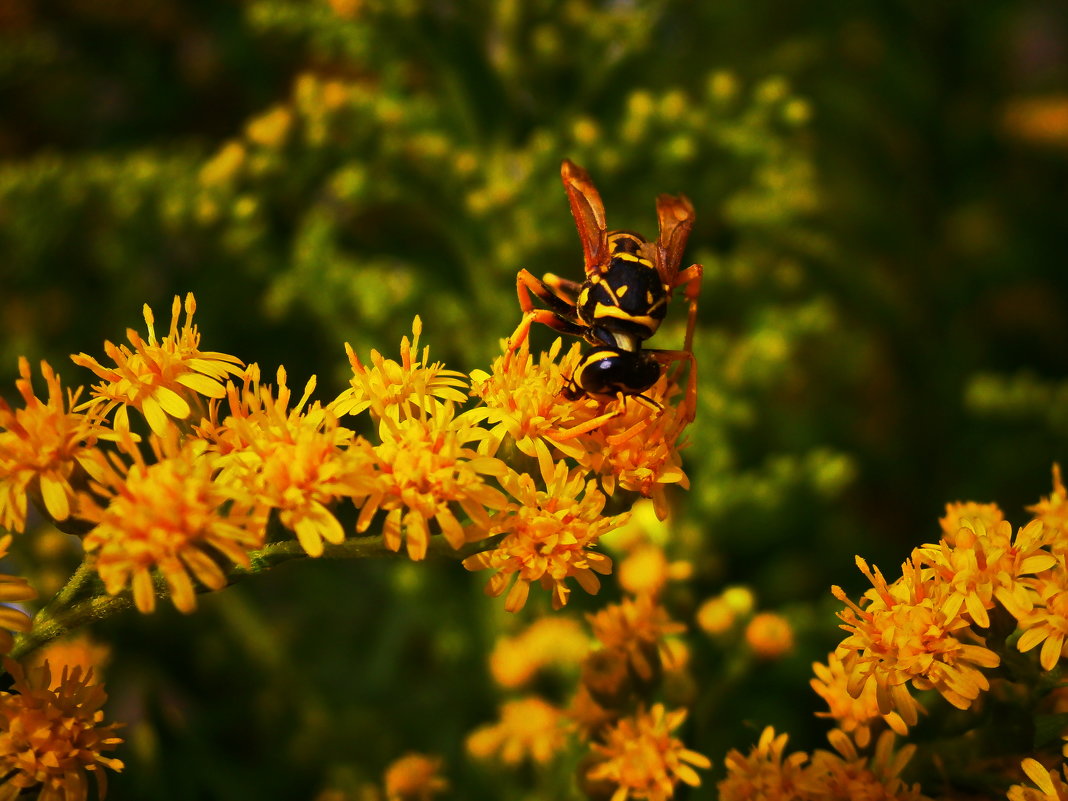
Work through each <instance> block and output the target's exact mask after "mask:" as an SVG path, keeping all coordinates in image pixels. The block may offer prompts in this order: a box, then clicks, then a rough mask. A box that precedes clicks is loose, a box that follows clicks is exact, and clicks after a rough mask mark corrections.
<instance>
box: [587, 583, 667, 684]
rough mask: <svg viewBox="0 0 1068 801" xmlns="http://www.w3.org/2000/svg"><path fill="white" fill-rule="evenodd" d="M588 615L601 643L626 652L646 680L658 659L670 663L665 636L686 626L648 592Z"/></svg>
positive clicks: (633, 668) (632, 667)
mask: <svg viewBox="0 0 1068 801" xmlns="http://www.w3.org/2000/svg"><path fill="white" fill-rule="evenodd" d="M587 619H588V620H589V621H590V625H591V626H592V627H593V634H594V636H595V637H596V638H597V639H598V640H599V641H600V643H601V644H602V645H603V646H604V647H605V648H606V649H608V650H610V651H618V652H620V653H622V654H625V655H626V659H627V662H628V663H629V664H630V667H631V669H632V670H633V671H634V672H635V673H636V674H637V675H638V676H639V677H641V678H642V679H645V680H646V681H648V680H649V679H651V678H652V677H653V675H654V673H655V670H656V668H658V667H659V665H660V663H661V662H663V663H664V664H670V660H671V652H670V651H669V650H668V647H667V645H666V643H665V641H664V638H665V637H667V636H668V635H671V634H680V633H682V632H683V631H685V630H686V627H685V626H684V625H683V624H682V623H677V622H675V621H673V620H672V619H671V618H669V617H668V613H667V610H666V609H664V607H662V606H661V605H660V604H658V603H657V602H656V600H655V599H654V598H653V597H652V596H649V595H641V596H638V597H637V598H634V599H631V598H624V599H623V601H622V602H621V603H618V604H609V605H608V606H606V607H605V608H604V609H602V610H600V611H599V612H596V613H594V614H592V615H587Z"/></svg>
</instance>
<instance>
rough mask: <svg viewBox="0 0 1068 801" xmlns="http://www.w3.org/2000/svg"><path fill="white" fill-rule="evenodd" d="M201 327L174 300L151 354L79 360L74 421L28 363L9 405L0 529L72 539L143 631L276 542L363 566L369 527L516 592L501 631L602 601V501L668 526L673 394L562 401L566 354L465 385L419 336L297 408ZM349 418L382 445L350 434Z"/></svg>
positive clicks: (0, 474) (3, 407)
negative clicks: (48, 527) (37, 515)
mask: <svg viewBox="0 0 1068 801" xmlns="http://www.w3.org/2000/svg"><path fill="white" fill-rule="evenodd" d="M183 310H184V315H185V316H184V320H183V319H182V313H183ZM195 311H196V304H195V301H194V299H193V297H192V295H189V296H187V298H186V299H185V301H184V303H183V302H181V301H180V300H179V298H177V297H176V298H175V299H174V303H173V305H172V309H171V321H170V325H169V328H168V330H167V333H166V334H165V335H164V336H162V337H160V336H157V333H156V330H155V319H154V316H153V314H152V310H151V309H150V308H148V306H145V308H144V319H145V323H146V325H147V329H148V334H147V337H145V336H142V335H141V334H139V333H138V332H136V331H133V330H129V331H127V340H128V342H129V345H113V344H111V343H110V342H108V343H105V345H104V350H105V352H106V354H107V356H108V358H109V359H110V360H111V362H112V364H111V365H110V366H107V365H105V364H103V363H101V362H100V361H98V360H97V359H95V358H94V357H92V356H89V355H86V354H84V353H82V354H78V355H76V356H73V357H72V358H73V360H74V361H75V363H76V364H78V365H81V366H83V367H87V368H88V369H90V370H91V371H92V372H93V373H94V374H95V375H96V376H97V377H98V378H99V379H100V382H99V383H98V384H96V385H95V386H93V387H92V388H91V389H90V390H89V392H88V395H89V398H88V400H85V401H84V402H79V399H80V397H81V395H82V393H83V392H84V389H82V388H78V389H76V390H74V391H73V392H71V391H68V392H67V394H66V395H64V393H63V390H62V387H61V385H60V381H59V377H58V376H57V375H56V374H55V372H54V371H53V370H52V369H51V367H49V366H48V365H47V364H45V365H42V373H43V375H44V379H45V382H46V384H47V386H48V398H47V400H46V401H43V400H40V399H38V398H37V397H36V396H35V394H34V392H33V388H32V386H31V378H30V370H29V365H28V364H27V363H26V362H25V360H23V361H22V362H21V363H20V365H19V367H20V375H21V377H20V379H19V381H18V382H17V386H18V389H19V392H20V393H21V395H22V396H23V399H24V401H25V405H24V407H23V408H20V409H12V408H10V407H9V406H8V405H7V404H4V403H2V402H0V525H2V526H3V527H4V528H6V529H9V530H11V531H15V532H17V531H22V530H23V529H24V527H25V521H26V514H27V506H28V504H27V501H28V499H34V500H35V501H36V502H37V504H38V505H39V506H41V507H42V510H43V511H44V512H46V513H47V515H48V516H49V517H50V518H51V519H52V520H53V521H55V522H56V523H57V525H60V526H61V527H63V528H64V530H66V531H69V532H71V533H75V534H79V535H82V536H84V546H85V550H86V552H87V554H88V562H87V564H89V565H90V566H91V567H92V568H93V569H94V570H95V571H96V572H97V573H98V574H99V576H100V579H101V580H102V582H103V584H104V586H105V588H106V591H107V592H108V593H109V594H112V595H115V594H118V593H121V592H123V591H126V590H129V591H130V592H131V593H132V596H133V599H134V601H135V603H136V605H137V607H138V608H139V609H140V610H141V611H143V612H150V611H152V610H153V609H154V608H155V604H156V598H157V597H163V596H169V597H170V598H171V600H172V602H173V603H174V604H175V606H176V607H177V608H178V609H180V610H181V611H183V612H191V611H192V610H194V609H195V607H196V593H197V592H198V591H200V590H203V589H207V590H214V589H219V588H221V587H223V586H225V585H226V583H227V582H228V581H229V578H230V575H231V572H232V571H233V569H234V566H237V567H238V568H241V569H245V570H249V569H255V565H256V564H259V563H260V561H261V560H259V559H258V556H257V554H260V553H263V552H266V550H267V549H270V548H275V549H276V551H277V548H278V547H279V546H284V545H285V544H286V543H285V540H287V539H288V540H289V541H291V542H292V543H293V544H294V545H295V546H297V547H298V548H299V549H300V551H301V552H303V553H305V554H307V555H309V556H313V557H314V556H320V555H322V554H324V553H325V552H326V551H327V549H328V548H342V549H344V548H345V547H346V546H351V547H354V548H355V546H356V545H359V546H361V547H364V548H366V546H367V534H366V532H368V530H370V529H371V527H372V525H375V526H376V527H377V530H380V531H381V532H382V542H383V544H384V546H385V547H386V548H388V549H390V550H393V551H398V550H400V549H401V547H402V546H403V547H404V548H405V550H406V552H407V554H408V556H409V557H410V558H412V559H415V560H419V559H423V558H424V557H425V556H426V555H427V553H428V550H429V549H430V548H431V546H432V543H433V542H434V540H435V539H436V538H437V535H438V534H440V535H441V539H442V540H444V543H445V544H447V547H448V548H451V549H452V550H454V551H460V550H461V549H464V551H465V553H463V554H461V555H462V556H466V557H467V558H466V559H465V560H464V565H465V567H467V569H469V570H490V571H492V573H493V575H492V578H491V579H490V581H489V585H488V587H487V592H488V593H489V594H490V595H501V594H503V593H504V592H505V590H506V589H508V592H507V598H506V601H505V606H506V608H507V609H508V610H509V611H516V610H518V609H520V608H522V607H523V606H524V604H525V603H526V601H527V598H528V595H529V592H530V588H531V587H532V586H535V585H537V586H540V587H543V588H544V589H545V590H547V591H549V592H550V593H551V599H552V603H553V606H554V607H556V608H559V607H561V606H563V605H565V604H566V603H567V600H568V596H569V593H570V587H569V586H568V582H569V580H572V579H573V580H574V581H575V582H577V584H578V585H579V586H581V587H582V588H583V589H585V590H586V591H587V592H590V593H595V592H597V590H598V588H599V586H600V582H599V579H598V575H599V574H600V575H604V574H606V573H609V572H610V571H611V569H612V562H611V560H610V559H609V558H608V557H607V556H606V555H604V554H603V553H601V552H600V551H599V550H597V547H598V544H599V540H600V538H601V537H602V536H604V535H605V534H607V533H609V532H610V531H612V530H614V529H616V528H618V527H619V526H620V525H622V524H623V523H624V522H625V521H626V519H627V516H626V515H625V514H619V515H605V514H604V509H605V505H606V501H607V496H608V495H611V494H613V493H614V492H616V490H617V488H622V489H624V490H630V491H634V492H639V493H642V494H645V495H648V496H651V497H652V498H653V499H654V500H655V501H656V503H657V504H658V507H659V508H660V509H661V512H662V511H663V509H664V507H665V505H666V500H665V497H664V487H665V486H666V485H668V484H673V483H680V484H683V485H685V483H686V479H685V476H684V474H683V473H682V471H681V469H680V467H679V459H678V452H677V447H676V446H677V443H678V440H679V437H680V436H681V433H682V427H683V425H682V421H681V419H680V417H679V413H678V412H677V411H676V409H675V408H674V407H673V406H672V405H671V404H670V403H669V399H670V397H671V395H672V394H673V393H674V392H675V388H674V385H673V384H672V383H671V382H670V381H669V380H668V379H667V378H665V379H663V380H662V381H661V382H660V384H658V386H657V387H656V388H654V389H653V390H651V391H650V392H649V393H647V395H648V398H649V401H646V402H638V401H633V402H629V403H627V402H623V401H622V400H613V401H611V402H609V403H601V402H599V401H597V400H593V399H584V400H581V401H570V400H567V399H566V398H565V397H564V396H563V395H562V393H561V390H562V389H563V387H564V384H565V382H566V380H567V376H568V375H570V371H572V370H573V369H574V367H575V364H576V362H577V359H578V358H579V356H578V350H577V348H573V349H572V350H571V351H570V352H569V354H568V355H567V356H565V358H564V359H563V360H561V361H560V362H559V363H558V361H557V359H558V357H559V355H560V349H561V347H560V344H559V342H557V344H555V345H554V346H553V348H552V350H550V352H549V354H546V355H542V356H541V357H540V358H539V359H537V360H535V359H533V358H532V357H531V356H530V354H529V353H528V352H527V351H526V350H525V349H524V350H523V351H522V352H521V353H519V354H515V355H514V357H507V356H506V357H502V358H500V359H498V360H497V361H496V362H495V364H494V367H493V371H492V372H490V373H485V372H480V371H476V373H474V374H473V376H472V377H468V376H466V375H464V374H462V373H459V372H456V371H453V370H448V369H445V368H444V367H443V365H442V364H441V363H440V362H431V360H430V354H429V348H427V347H425V346H423V347H422V348H421V347H420V343H419V338H420V335H421V333H422V331H421V322H420V320H419V318H416V320H415V323H414V325H413V328H412V338H411V340H409V339H408V338H407V337H405V338H404V340H403V341H402V342H401V347H400V358H399V360H394V359H390V358H387V357H385V356H383V355H382V354H380V353H378V352H377V351H372V353H371V359H370V365H365V364H364V363H363V362H361V361H360V359H359V357H358V356H357V355H356V354H355V352H354V351H353V349H352V348H351V347H349V346H348V345H346V350H347V352H348V357H349V363H350V365H351V367H352V377H351V379H350V381H349V387H348V388H347V389H345V390H344V391H343V392H341V393H340V395H338V396H337V397H336V398H335V399H334V400H333V401H332V402H330V403H327V404H322V403H320V402H319V401H315V400H313V399H312V393H313V392H314V389H315V379H314V378H312V379H311V380H310V381H309V382H308V383H307V385H306V387H305V389H304V391H303V394H302V395H301V396H300V398H299V400H296V401H295V402H294V398H293V395H292V393H291V391H290V389H289V388H288V386H287V376H286V372H285V370H284V369H281V368H280V369H279V370H278V371H277V374H276V380H275V384H274V386H271V385H269V384H266V383H264V382H263V381H261V378H260V369H259V367H258V366H257V365H255V364H252V365H248V366H244V365H243V364H242V362H241V360H239V359H238V358H237V357H235V356H231V355H229V354H225V353H218V352H212V351H204V350H201V348H200V332H199V331H198V329H197V327H196V325H195V324H194V322H193V316H194V313H195ZM472 382H473V386H472ZM468 403H473V404H475V405H474V408H468V409H465V408H464V407H465V405H466V404H468ZM130 410H134V412H136V413H137V415H136V416H131V414H130ZM360 417H366V418H369V419H370V423H372V424H373V427H374V428H375V435H374V436H363V435H360V434H357V433H356V431H355V429H354V428H349V427H346V425H345V423H346V422H347V421H348V420H350V419H352V418H360ZM346 506H348V507H350V509H352V519H354V520H355V524H354V525H352V524H350V525H349V526H348V528H349V530H346V526H345V525H343V524H342V522H341V521H342V520H343V519H345V515H342V514H341V513H342V511H343V510H344V508H345V507H346ZM279 529H281V530H282V531H284V532H285V533H284V534H278V533H277V532H278V531H279ZM279 540H281V542H280V541H279ZM509 588H510V589H509ZM16 594H17V593H16ZM4 622H6V623H7V625H8V626H9V628H12V629H20V630H21V629H23V628H25V624H24V621H23V620H22V618H19V619H18V620H15V619H14V618H13V617H12V619H10V620H7V619H5V621H0V623H4ZM0 644H3V643H2V642H0Z"/></svg>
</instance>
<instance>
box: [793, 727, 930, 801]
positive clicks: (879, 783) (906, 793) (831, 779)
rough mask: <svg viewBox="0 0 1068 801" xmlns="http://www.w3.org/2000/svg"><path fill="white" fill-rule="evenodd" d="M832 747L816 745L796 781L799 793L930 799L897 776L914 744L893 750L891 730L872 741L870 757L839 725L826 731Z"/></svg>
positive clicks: (816, 798)
mask: <svg viewBox="0 0 1068 801" xmlns="http://www.w3.org/2000/svg"><path fill="white" fill-rule="evenodd" d="M827 739H828V740H830V742H831V745H832V746H833V747H834V749H835V750H834V751H826V750H823V749H817V750H816V751H815V752H814V753H813V754H812V762H811V764H809V765H807V766H806V768H805V772H804V776H803V777H802V778H801V780H800V781H799V782H798V789H799V790H800V796H801V797H802V798H805V799H812V801H824V799H826V801H837V799H840V798H850V799H853V798H865V799H868V798H870V799H888V800H889V799H893V801H930V799H928V798H927V796H925V795H923V794H922V793H921V792H920V786H919V785H918V784H914V785H912V786H909V785H907V784H905V783H904V782H903V781H902V780H901V779H900V778H898V776H899V774H900V773H901V771H902V770H903V769H904V768H905V765H907V764H908V762H909V760H910V759H912V755H913V753H915V751H916V746H914V745H907V746H905V747H904V748H902V749H901V750H900V751H897V752H895V751H894V733H893V732H890V731H884V732H883V733H882V734H881V735H879V739H878V741H877V742H876V744H875V753H874V754H872V756H871V757H870V759H869V758H868V757H865V756H861V755H860V754H858V753H857V749H856V746H854V744H853V742H852V741H851V740H850V739H849V737H848V736H846V735H845V734H844V733H843V732H842V731H840V730H839V729H833V730H831V732H830V733H829V734H828V735H827Z"/></svg>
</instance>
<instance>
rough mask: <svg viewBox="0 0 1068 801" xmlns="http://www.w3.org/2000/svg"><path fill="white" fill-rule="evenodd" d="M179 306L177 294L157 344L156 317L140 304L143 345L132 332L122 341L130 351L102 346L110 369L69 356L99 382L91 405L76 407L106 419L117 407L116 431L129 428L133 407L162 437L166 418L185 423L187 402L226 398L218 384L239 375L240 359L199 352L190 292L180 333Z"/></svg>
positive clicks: (87, 358) (82, 356)
mask: <svg viewBox="0 0 1068 801" xmlns="http://www.w3.org/2000/svg"><path fill="white" fill-rule="evenodd" d="M181 310H182V304H181V302H180V300H179V298H178V296H177V295H175V297H174V303H172V304H171V325H170V331H169V332H168V334H167V335H166V336H165V337H163V339H162V340H159V341H157V340H156V330H155V318H154V317H153V315H152V309H150V308H149V307H148V304H147V303H146V304H145V307H144V315H145V323H147V325H148V340H147V341H145V340H144V339H142V338H141V335H140V334H138V333H137V332H136V331H134V330H133V329H132V328H131V329H127V331H126V337H127V339H129V340H130V344H131V345H133V350H130V348H128V347H126V346H125V345H113V344H112V343H110V342H105V343H104V351H105V352H106V353H107V355H108V356H109V357H110V358H111V359H112V361H114V362H115V367H113V368H111V367H104V366H103V365H102V364H100V362H98V361H97V360H96V359H94V358H93V357H92V356H89V355H87V354H85V353H79V354H77V355H74V356H71V359H72V360H73V361H74V363H75V364H78V365H81V366H82V367H87V368H89V369H90V370H92V371H93V372H94V373H96V375H97V376H98V377H99V378H101V379H103V381H102V382H101V383H100V384H97V385H96V386H95V387H93V389H92V392H91V393H90V394H91V395H92V396H93V397H92V399H91V400H89V401H87V402H86V403H84V404H82V406H81V407H80V408H97V407H102V409H101V413H102V414H104V415H107V414H108V413H109V412H110V411H111V410H112V409H114V408H115V407H116V406H117V407H119V410H118V412H117V414H116V417H115V423H114V425H115V428H116V429H120V430H126V429H129V427H130V424H129V419H128V411H127V410H128V408H129V407H130V406H132V407H133V408H135V409H137V410H138V411H140V412H141V414H143V415H144V416H145V420H147V421H148V425H149V427H150V428H151V429H152V431H154V432H155V433H156V434H158V435H163V433H164V432H165V431H166V430H167V427H168V425H169V423H168V418H173V419H175V420H185V419H187V418H188V417H189V416H190V414H192V411H193V410H192V407H191V406H190V401H191V400H196V399H197V398H198V397H199V396H204V397H207V398H222V397H225V395H226V389H225V388H224V386H223V384H222V381H223V380H224V379H225V378H226V376H227V375H231V374H233V375H238V374H240V372H241V369H240V367H239V365H240V364H241V360H240V359H238V358H237V357H236V356H230V355H229V354H226V353H217V352H214V351H202V350H200V332H199V331H198V330H197V327H196V326H195V325H193V314H194V313H195V312H196V301H195V300H194V299H193V294H192V293H189V294H188V295H186V299H185V325H184V326H182V328H181V329H180V330H179V328H178V320H179V317H180V315H181Z"/></svg>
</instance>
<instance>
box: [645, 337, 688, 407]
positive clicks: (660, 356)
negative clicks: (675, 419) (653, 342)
mask: <svg viewBox="0 0 1068 801" xmlns="http://www.w3.org/2000/svg"><path fill="white" fill-rule="evenodd" d="M643 353H648V354H649V355H650V356H652V357H653V358H654V359H656V360H657V361H658V362H660V363H661V364H663V365H669V364H673V363H675V362H681V361H683V360H686V361H689V362H690V375H689V378H688V380H687V381H686V396H685V398H684V400H683V402H682V408H683V413H682V421H681V426H685V425H688V424H689V423H692V422H693V420H694V417H696V416H697V359H695V358H694V356H693V353H692V352H691V351H688V350H653V349H651V348H647V349H645V350H644V351H643ZM681 426H680V427H681Z"/></svg>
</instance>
